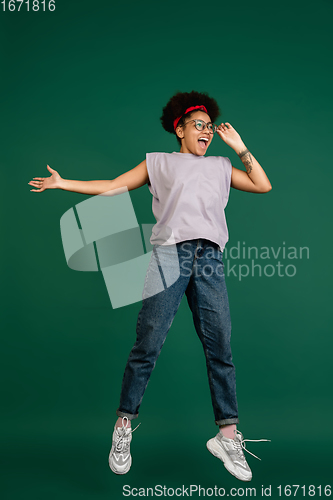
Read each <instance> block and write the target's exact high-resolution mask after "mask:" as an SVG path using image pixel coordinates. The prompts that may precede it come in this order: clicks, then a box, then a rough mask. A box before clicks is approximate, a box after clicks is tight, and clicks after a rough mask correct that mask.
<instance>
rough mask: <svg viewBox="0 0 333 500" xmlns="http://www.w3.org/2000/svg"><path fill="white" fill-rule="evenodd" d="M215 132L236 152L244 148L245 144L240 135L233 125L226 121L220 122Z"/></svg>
mask: <svg viewBox="0 0 333 500" xmlns="http://www.w3.org/2000/svg"><path fill="white" fill-rule="evenodd" d="M216 133H217V134H218V135H219V136H220V137H221V139H222V140H223V141H224V142H225V143H226V144H227V145H228V146H230V147H231V148H232V149H234V150H235V151H236V152H238V150H241V149H242V148H245V144H244V142H243V141H242V139H241V136H240V135H239V133H238V132H236V130H235V129H234V128H233V126H232V125H231V124H230V123H228V122H225V123H221V125H219V126H218V127H217V131H216Z"/></svg>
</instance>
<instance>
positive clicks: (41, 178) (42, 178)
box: [33, 177, 46, 180]
mask: <svg viewBox="0 0 333 500" xmlns="http://www.w3.org/2000/svg"><path fill="white" fill-rule="evenodd" d="M33 179H40V180H44V179H46V177H33Z"/></svg>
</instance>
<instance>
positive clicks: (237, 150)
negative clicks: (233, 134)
mask: <svg viewBox="0 0 333 500" xmlns="http://www.w3.org/2000/svg"><path fill="white" fill-rule="evenodd" d="M234 151H235V153H236V154H237V155H238V156H239V155H240V154H241V153H244V151H248V149H247V147H246V146H245V144H244V142H241V143H239V144H237V146H236V147H234Z"/></svg>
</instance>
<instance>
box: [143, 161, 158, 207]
mask: <svg viewBox="0 0 333 500" xmlns="http://www.w3.org/2000/svg"><path fill="white" fill-rule="evenodd" d="M146 163H147V172H148V177H149V182H148V189H149V191H150V192H151V194H152V195H153V196H155V198H158V196H157V191H156V184H155V174H154V165H155V154H154V153H146Z"/></svg>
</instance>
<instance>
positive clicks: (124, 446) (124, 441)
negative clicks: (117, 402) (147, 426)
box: [116, 417, 141, 453]
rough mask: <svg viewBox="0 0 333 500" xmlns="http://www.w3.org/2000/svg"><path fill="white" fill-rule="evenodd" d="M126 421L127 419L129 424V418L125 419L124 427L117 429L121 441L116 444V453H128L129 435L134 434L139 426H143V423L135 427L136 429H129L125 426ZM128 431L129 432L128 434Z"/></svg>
mask: <svg viewBox="0 0 333 500" xmlns="http://www.w3.org/2000/svg"><path fill="white" fill-rule="evenodd" d="M124 419H127V422H128V418H127V417H123V418H122V421H121V423H122V427H120V428H117V434H118V436H119V439H118V440H117V443H116V451H117V453H122V452H126V451H127V450H128V447H129V441H130V440H129V434H132V432H134V431H135V430H136V429H137V428H138V427H139V425H141V422H140V424H139V425H137V426H136V427H135V429H133V430H132V429H130V428H128V427H126V426H125V425H124ZM127 422H126V425H127ZM126 430H128V432H127V433H126Z"/></svg>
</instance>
